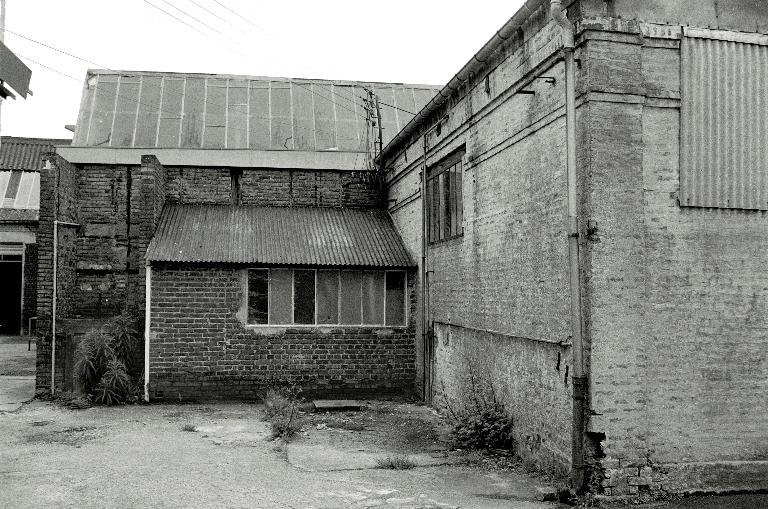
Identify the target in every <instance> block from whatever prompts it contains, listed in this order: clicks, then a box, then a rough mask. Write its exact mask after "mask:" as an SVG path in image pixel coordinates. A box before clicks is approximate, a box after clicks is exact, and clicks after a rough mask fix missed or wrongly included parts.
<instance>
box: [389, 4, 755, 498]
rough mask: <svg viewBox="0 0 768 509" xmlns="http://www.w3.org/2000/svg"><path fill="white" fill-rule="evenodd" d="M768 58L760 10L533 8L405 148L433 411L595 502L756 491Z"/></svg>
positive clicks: (406, 234)
mask: <svg viewBox="0 0 768 509" xmlns="http://www.w3.org/2000/svg"><path fill="white" fill-rule="evenodd" d="M561 4H564V5H561ZM767 44H768V6H766V5H765V2H761V1H756V0H727V1H723V0H720V1H714V0H704V1H701V0H696V1H694V0H670V1H666V2H632V1H628V0H606V1H603V0H599V1H598V0H570V1H564V2H556V1H551V2H550V1H549V0H529V1H527V2H526V3H525V4H524V6H523V7H522V8H521V10H520V11H519V12H518V13H517V14H516V15H515V16H513V17H512V19H510V20H509V22H507V23H506V24H505V25H504V26H503V28H502V29H501V30H500V31H499V32H498V33H497V34H496V35H495V36H494V37H493V38H492V39H491V40H490V41H489V42H488V43H487V44H486V46H484V47H483V48H482V49H481V51H480V52H479V53H478V54H477V55H476V56H475V58H473V60H471V61H470V62H469V63H468V64H467V65H466V66H465V67H464V68H462V69H461V70H460V72H459V73H457V74H456V76H455V77H454V78H453V79H452V80H451V82H450V83H449V84H448V85H446V87H444V88H443V89H442V91H441V92H440V93H439V94H438V95H436V96H435V98H434V99H433V100H432V101H431V102H430V103H429V104H428V105H427V106H426V107H425V108H424V109H423V110H421V112H419V114H418V115H417V116H416V117H415V118H414V119H413V120H411V122H409V124H408V125H406V126H405V128H404V129H403V130H402V131H401V132H400V133H399V134H398V135H397V136H396V137H395V139H394V140H393V141H392V142H390V143H389V144H388V146H387V147H385V149H384V151H383V162H384V165H385V168H386V179H385V180H386V188H387V191H388V197H389V198H388V206H389V212H390V214H391V216H392V218H393V220H394V222H395V225H396V226H397V229H398V231H399V232H400V234H401V235H402V237H403V240H404V242H405V245H406V247H407V249H408V251H409V252H410V254H411V256H412V257H413V259H414V260H418V261H419V281H420V282H423V283H425V284H419V289H418V292H417V296H418V303H417V311H418V313H419V317H418V320H417V328H418V330H417V342H418V347H417V356H418V362H417V368H418V371H419V372H418V380H419V382H420V384H421V385H422V386H423V388H424V390H425V396H426V398H427V399H429V400H431V401H432V402H433V404H435V405H436V406H438V407H444V406H446V405H451V407H452V408H453V409H454V410H455V409H457V408H458V409H461V408H463V407H465V406H472V405H473V404H474V403H473V401H472V400H473V399H474V397H477V396H481V397H486V398H487V397H493V396H494V395H495V397H496V398H498V399H501V400H502V401H503V402H504V403H505V405H506V408H507V409H508V411H509V412H510V413H511V414H512V416H513V418H514V419H515V434H516V443H517V449H518V452H519V453H520V454H521V455H523V456H526V457H528V458H529V459H531V460H533V461H535V462H537V463H538V464H539V465H540V466H542V467H544V468H547V469H551V470H552V471H554V472H559V473H560V474H562V475H568V474H570V475H572V477H573V481H574V483H575V484H577V485H578V486H581V485H584V484H588V485H589V486H590V488H591V489H592V490H593V491H597V492H601V493H604V494H607V495H612V496H620V495H626V494H642V493H661V492H684V491H723V490H754V489H766V488H768V455H766V444H768V398H766V394H768V357H767V356H766V348H765V347H766V338H767V337H768V312H767V311H768V291H766V290H767V289H768V272H766V270H765V267H766V266H768V250H766V245H768V218H767V217H766V210H768V199H767V197H768V180H767V179H766V176H765V171H766V170H765V161H766V160H767V159H768V138H766V132H767V131H766V123H765V118H766V107H768V97H767V96H766V89H767V88H766V83H767V81H766V80H768V46H767ZM422 197H426V199H425V200H423V199H422ZM491 390H492V391H493V392H491ZM478 392H480V393H481V394H479V395H478V394H477V393H478Z"/></svg>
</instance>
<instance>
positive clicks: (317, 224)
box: [147, 204, 414, 267]
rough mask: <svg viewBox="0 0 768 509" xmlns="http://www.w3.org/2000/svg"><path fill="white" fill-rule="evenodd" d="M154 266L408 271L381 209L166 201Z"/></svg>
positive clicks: (153, 245) (152, 254)
mask: <svg viewBox="0 0 768 509" xmlns="http://www.w3.org/2000/svg"><path fill="white" fill-rule="evenodd" d="M147 260H149V261H154V262H198V263H201V262H202V263H238V264H265V265H324V266H362V267H412V266H413V265H414V264H413V261H412V260H411V258H410V256H409V255H408V252H407V251H406V249H405V246H404V245H403V241H402V239H401V238H400V235H399V234H398V233H397V231H396V230H395V226H394V224H393V223H392V219H391V218H390V217H389V214H388V213H387V211H385V210H379V209H338V208H323V207H258V206H232V205H180V204H167V205H166V206H165V208H164V209H163V213H162V216H161V218H160V223H159V225H158V227H157V231H156V232H155V236H154V238H153V239H152V242H150V245H149V248H148V249H147Z"/></svg>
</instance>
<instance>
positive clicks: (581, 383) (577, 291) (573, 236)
mask: <svg viewBox="0 0 768 509" xmlns="http://www.w3.org/2000/svg"><path fill="white" fill-rule="evenodd" d="M551 13H552V19H553V20H554V21H555V22H556V23H557V24H558V25H559V26H560V27H561V28H562V29H563V53H564V58H565V114H566V122H565V123H566V132H567V135H566V142H567V181H568V266H569V267H568V275H569V283H570V284H569V286H570V295H571V312H570V315H571V319H570V322H571V337H572V345H571V351H572V361H571V362H572V364H573V375H572V391H573V427H572V434H571V483H572V485H573V488H574V489H575V490H577V491H579V492H580V491H581V490H582V489H583V486H584V429H585V413H586V397H587V378H586V373H585V369H584V341H583V323H584V322H583V313H582V303H581V267H580V263H579V258H580V257H579V222H578V194H577V187H576V178H577V174H576V84H575V80H576V69H575V64H574V48H575V44H574V27H573V25H572V24H571V22H570V21H568V18H567V16H566V14H565V12H564V11H563V6H562V1H561V0H552V2H551Z"/></svg>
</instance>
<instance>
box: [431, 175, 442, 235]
mask: <svg viewBox="0 0 768 509" xmlns="http://www.w3.org/2000/svg"><path fill="white" fill-rule="evenodd" d="M439 184H440V180H439V179H435V180H433V181H432V238H433V239H434V240H435V241H438V240H440V185H439Z"/></svg>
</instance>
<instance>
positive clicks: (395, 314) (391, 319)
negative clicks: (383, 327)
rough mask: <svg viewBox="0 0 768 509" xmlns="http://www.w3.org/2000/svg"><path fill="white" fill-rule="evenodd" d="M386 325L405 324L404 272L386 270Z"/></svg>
mask: <svg viewBox="0 0 768 509" xmlns="http://www.w3.org/2000/svg"><path fill="white" fill-rule="evenodd" d="M386 324H387V325H405V272H387V321H386Z"/></svg>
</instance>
